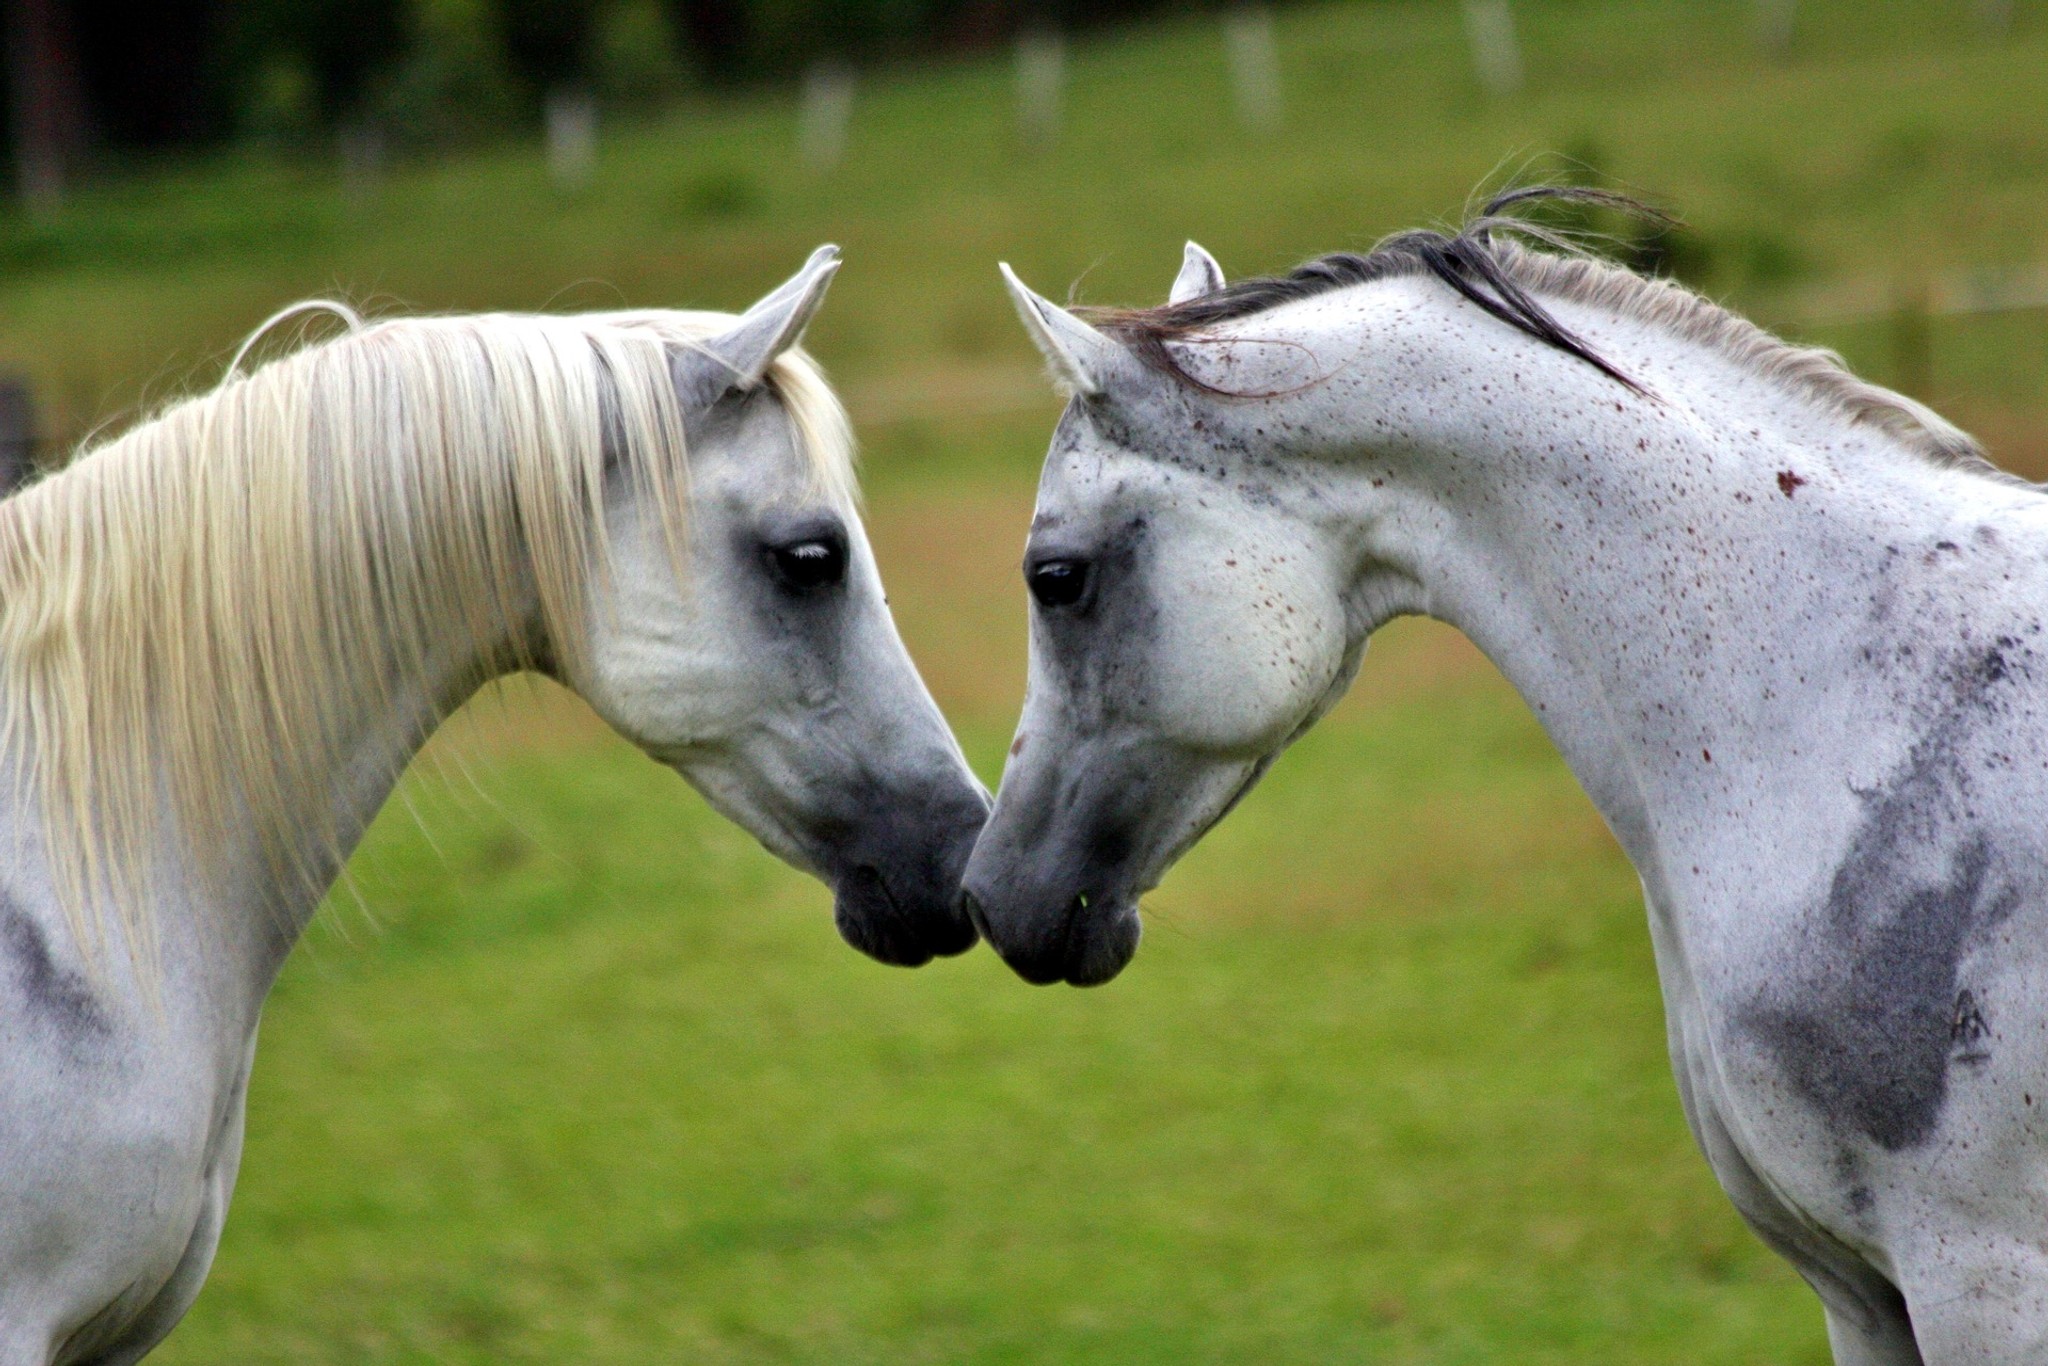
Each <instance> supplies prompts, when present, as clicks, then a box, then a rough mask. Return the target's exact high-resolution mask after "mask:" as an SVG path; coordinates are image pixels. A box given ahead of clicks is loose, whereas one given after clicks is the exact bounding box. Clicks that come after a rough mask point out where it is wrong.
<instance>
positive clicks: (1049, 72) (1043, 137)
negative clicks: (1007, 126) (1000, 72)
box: [1017, 28, 1067, 151]
mask: <svg viewBox="0 0 2048 1366" xmlns="http://www.w3.org/2000/svg"><path fill="white" fill-rule="evenodd" d="M1066 76H1067V43H1066V39H1065V37H1063V36H1062V35H1061V33H1060V31H1059V30H1058V29H1056V28H1027V29H1025V30H1024V31H1023V32H1022V33H1019V34H1018V35H1017V133H1018V136H1019V138H1020V139H1021V140H1022V141H1023V143H1024V146H1025V147H1026V148H1027V149H1029V150H1031V151H1038V150H1041V149H1043V148H1047V147H1050V146H1052V144H1053V143H1054V142H1055V141H1057V140H1058V138H1059V133H1060V93H1061V92H1060V87H1061V86H1062V85H1063V84H1064V83H1065V81H1066Z"/></svg>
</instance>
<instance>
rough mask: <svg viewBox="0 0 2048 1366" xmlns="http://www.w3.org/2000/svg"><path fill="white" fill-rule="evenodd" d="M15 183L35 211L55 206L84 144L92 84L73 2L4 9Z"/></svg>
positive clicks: (11, 1)
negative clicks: (82, 65)
mask: <svg viewBox="0 0 2048 1366" xmlns="http://www.w3.org/2000/svg"><path fill="white" fill-rule="evenodd" d="M0 59H4V62H5V67H4V72H0V74H4V76H5V78H6V85H7V90H6V95H7V100H8V108H7V113H8V116H9V117H8V122H9V123H10V124H11V125H12V126H11V128H10V129H9V132H10V134H11V136H12V140H13V142H14V168H15V183H16V186H17V187H18V189H19V191H20V194H21V199H22V202H23V203H24V204H26V205H27V206H28V209H29V211H30V212H31V213H44V212H48V211H49V210H52V209H55V208H56V207H57V206H58V205H59V204H60V203H62V202H63V199H64V187H65V182H66V181H67V180H69V178H70V175H71V172H72V171H73V170H74V169H75V166H74V163H76V162H77V160H78V158H79V154H80V152H81V151H82V150H83V148H84V145H85V131H86V101H85V88H84V85H83V83H82V81H81V79H80V76H79V69H78V60H77V49H76V44H75V43H74V42H73V29H72V25H71V21H70V19H69V17H68V9H67V7H66V6H63V5H60V4H58V3H57V0H7V5H6V7H5V9H4V11H0Z"/></svg>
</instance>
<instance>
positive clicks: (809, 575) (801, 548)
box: [768, 540, 846, 593]
mask: <svg viewBox="0 0 2048 1366" xmlns="http://www.w3.org/2000/svg"><path fill="white" fill-rule="evenodd" d="M768 563H769V564H770V565H772V566H773V567H774V570H775V577H776V578H777V579H778V580H780V581H781V583H782V586H783V587H785V588H793V589H796V590H797V591H798V592H806V593H807V592H810V591H811V590H813V589H817V588H829V587H831V586H832V585H833V584H835V583H838V582H839V581H840V580H841V579H843V578H845V577H846V547H845V546H843V545H841V544H840V543H839V542H837V541H831V540H815V541H792V542H791V543H790V544H788V545H777V546H770V547H769V548H768Z"/></svg>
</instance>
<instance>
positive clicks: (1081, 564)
mask: <svg viewBox="0 0 2048 1366" xmlns="http://www.w3.org/2000/svg"><path fill="white" fill-rule="evenodd" d="M1024 582H1025V583H1026V584H1028V585H1030V588H1031V596H1032V597H1034V598H1037V599H1038V605H1039V606H1040V607H1072V606H1073V605H1074V604H1075V603H1077V602H1079V601H1080V600H1081V595H1082V594H1083V593H1086V592H1087V591H1088V562H1087V561H1086V560H1040V561H1039V562H1038V563H1037V564H1034V565H1032V566H1030V567H1029V568H1027V569H1026V570H1025V571H1024Z"/></svg>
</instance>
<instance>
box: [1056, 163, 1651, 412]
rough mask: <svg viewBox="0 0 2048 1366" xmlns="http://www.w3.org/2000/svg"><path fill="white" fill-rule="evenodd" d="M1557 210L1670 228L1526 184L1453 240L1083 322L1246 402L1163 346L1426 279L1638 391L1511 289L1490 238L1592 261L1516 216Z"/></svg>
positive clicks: (1589, 195) (1426, 241)
mask: <svg viewBox="0 0 2048 1366" xmlns="http://www.w3.org/2000/svg"><path fill="white" fill-rule="evenodd" d="M1556 205H1588V206H1594V207H1599V208H1607V209H1614V210H1618V211H1619V212H1621V213H1624V214H1626V215H1628V216H1630V217H1632V218H1638V219H1642V220H1645V221H1648V222H1650V223H1652V224H1654V225H1657V226H1670V225H1671V224H1672V222H1673V220H1672V219H1671V218H1670V217H1669V216H1668V215H1666V214H1664V213H1661V212H1659V211H1658V210H1656V209H1653V208H1651V207H1649V206H1648V205H1646V204H1642V203H1639V202H1638V201H1636V200H1634V199H1631V198H1629V197H1628V196H1626V195H1620V194H1614V193H1612V192H1611V191H1607V190H1596V189H1589V188H1585V187H1582V186H1572V185H1530V186H1524V187H1523V188H1521V189H1517V190H1509V191H1508V192H1507V193H1505V194H1501V195H1496V196H1495V197H1494V198H1493V199H1491V200H1489V201H1487V203H1486V205H1485V207H1484V208H1482V209H1481V210H1480V212H1479V214H1478V216H1477V217H1475V218H1472V219H1470V220H1469V221H1467V222H1466V224H1465V225H1464V227H1463V228H1461V229H1459V231H1458V232H1456V233H1455V234H1452V233H1445V232H1439V231H1436V230H1435V229H1431V228H1418V229H1415V230H1412V231H1409V232H1403V233H1397V234H1395V235H1394V236H1392V237H1389V238H1387V239H1385V240H1384V241H1382V242H1381V243H1380V244H1379V245H1377V246H1375V247H1374V248H1373V249H1372V250H1371V251H1369V252H1366V253H1364V254H1363V255H1361V254H1359V253H1356V252H1333V253H1332V254H1330V255H1328V256H1321V257H1318V258H1316V259H1315V260H1313V261H1309V262H1307V263H1306V264H1304V265H1300V266H1296V267H1295V268H1294V269H1293V270H1291V271H1289V272H1288V273H1287V274H1285V275H1269V276H1262V277H1259V278H1256V279H1250V280H1240V281H1239V282H1237V283H1236V284H1233V285H1226V286H1225V287H1224V288H1222V289H1219V290H1217V291H1215V292H1214V293H1211V294H1204V295H1202V296H1200V297H1199V298H1194V299H1189V300H1186V301H1185V302H1182V303H1178V304H1167V305H1165V306H1163V307H1160V308H1145V309H1102V310H1091V311H1090V314H1089V316H1090V318H1091V320H1092V321H1093V322H1094V323H1095V324H1096V325H1097V326H1098V327H1100V328H1101V329H1102V330H1103V331H1105V332H1107V333H1109V334H1110V335H1111V336H1113V337H1115V338H1116V339H1117V340H1118V341H1120V342H1122V343H1123V344H1124V345H1125V346H1127V347H1129V348H1130V349H1131V350H1132V352H1134V353H1135V354H1136V355H1137V356H1138V358H1139V359H1140V360H1142V361H1143V362H1145V364H1147V365H1149V366H1151V367H1152V368H1153V369H1155V370H1158V371H1160V372H1162V373H1164V374H1167V375H1171V376H1172V377H1173V378H1174V379H1176V380H1178V381H1179V382H1180V383H1183V384H1187V385H1190V386H1192V387H1194V388H1197V389H1202V390H1205V391H1207V392H1209V393H1212V394H1217V395H1219V396H1224V397H1251V395H1232V394H1231V391H1229V390H1227V389H1219V388H1217V387H1216V386H1214V385H1212V384H1209V383H1208V382H1207V381H1205V380H1202V379H1199V378H1197V377H1196V376H1194V375H1193V374H1190V373H1189V372H1188V370H1187V369H1186V367H1184V366H1183V365H1182V364H1181V363H1180V360H1179V359H1178V358H1177V357H1176V356H1175V355H1174V354H1173V352H1172V351H1171V350H1170V349H1169V348H1168V346H1167V343H1168V342H1175V341H1199V340H1201V334H1202V333H1203V332H1205V331H1207V330H1208V329H1210V328H1212V327H1215V326H1216V325H1218V324H1219V323H1225V322H1232V321H1235V320H1237V319H1239V318H1247V317H1251V316H1253V315H1254V314H1258V313H1264V312H1266V311H1267V310H1268V309H1272V308H1277V307H1279V306H1280V305H1282V304H1288V303H1293V302H1295V301H1297V300H1300V299H1308V298H1313V297H1315V296H1316V295H1318V294H1326V293H1328V292H1330V291H1331V290H1336V289H1345V288H1348V287H1349V286H1352V285H1362V284H1370V283H1372V282H1374V281H1377V280H1386V279H1391V278H1394V277H1397V276H1407V275H1420V274H1424V273H1427V274H1430V275H1434V276H1435V277H1436V278H1437V279H1439V280H1442V281H1443V282H1444V283H1445V284H1447V285H1449V286H1450V287H1451V288H1452V289H1455V290H1456V291H1458V293H1459V294H1461V295H1463V296H1464V297H1465V298H1467V299H1469V300H1471V301H1472V303H1473V304H1475V305H1477V306H1478V307H1479V308H1482V309H1484V310H1485V311H1486V312H1487V313H1489V314H1491V315H1492V316H1493V317H1495V318H1498V319H1500V320H1501V321H1502V322H1504V323H1506V324H1507V325H1508V326H1510V327H1512V328H1514V329H1515V330H1516V331H1518V332H1525V333H1527V334H1528V335H1529V336H1531V337H1534V338H1535V339H1536V340H1538V341H1540V342H1542V343H1543V344H1544V345H1546V346H1551V347H1555V348H1556V349H1557V350H1559V351H1562V352H1564V353H1565V354H1566V355H1569V356H1575V357H1577V358H1578V359H1579V360H1582V361H1584V362H1585V363H1586V364H1588V365H1590V366H1592V367H1593V368H1594V369H1596V370H1598V371H1599V372H1600V373H1601V374H1603V375H1606V376H1607V377H1608V378H1610V379H1612V380H1615V381H1616V382H1617V383H1620V384H1623V385H1626V386H1627V387H1628V388H1630V389H1632V390H1634V391H1635V392H1636V393H1642V392H1643V387H1642V386H1641V385H1640V384H1637V383H1636V382H1635V381H1634V380H1633V379H1631V378H1629V377H1628V376H1627V375H1625V374H1623V373H1622V372H1621V371H1620V370H1618V369H1616V368H1615V366H1614V365H1613V364H1612V363H1611V362H1609V361H1608V360H1606V359H1605V358H1604V357H1602V356H1601V355H1600V354H1599V353H1598V352H1596V351H1594V350H1593V348H1592V347H1591V346H1589V345H1588V344H1587V343H1586V342H1585V341H1584V340H1583V339H1581V338H1580V337H1579V336H1578V335H1577V334H1575V333H1574V332H1573V331H1572V330H1571V329H1570V328H1568V327H1566V326H1565V325H1564V324H1563V323H1561V322H1559V321H1558V320H1557V318H1556V317H1555V316H1554V315H1553V314H1552V313H1551V312H1550V311H1549V310H1548V309H1546V308H1545V307H1544V306H1543V305H1542V304H1540V303H1538V302H1537V301H1536V299H1535V298H1534V297H1533V296H1531V295H1530V293H1529V291H1528V290H1526V289H1524V288H1523V287H1522V286H1521V285H1520V284H1518V283H1517V282H1516V280H1515V278H1514V276H1513V274H1512V273H1511V272H1510V271H1509V269H1508V267H1507V266H1506V264H1505V263H1504V262H1503V260H1502V257H1501V254H1500V245H1501V244H1500V242H1498V241H1496V235H1499V236H1500V237H1519V238H1523V239H1526V240H1529V241H1531V242H1536V243H1540V244H1542V245H1544V246H1548V247H1550V248H1552V249H1554V250H1556V251H1559V252H1562V253H1565V254H1567V255H1575V256H1584V255H1587V254H1588V248H1587V247H1586V245H1585V243H1584V242H1583V241H1582V240H1580V239H1579V238H1577V237H1574V236H1572V235H1570V234H1567V233H1565V232H1562V231H1559V230H1557V229H1554V228H1551V227H1548V226H1546V225H1545V224H1543V223H1542V222H1540V221H1537V220H1534V219H1530V218H1526V217H1523V216H1522V215H1521V213H1519V212H1515V211H1516V210H1524V209H1526V208H1528V207H1530V206H1538V207H1541V206H1556Z"/></svg>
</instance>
